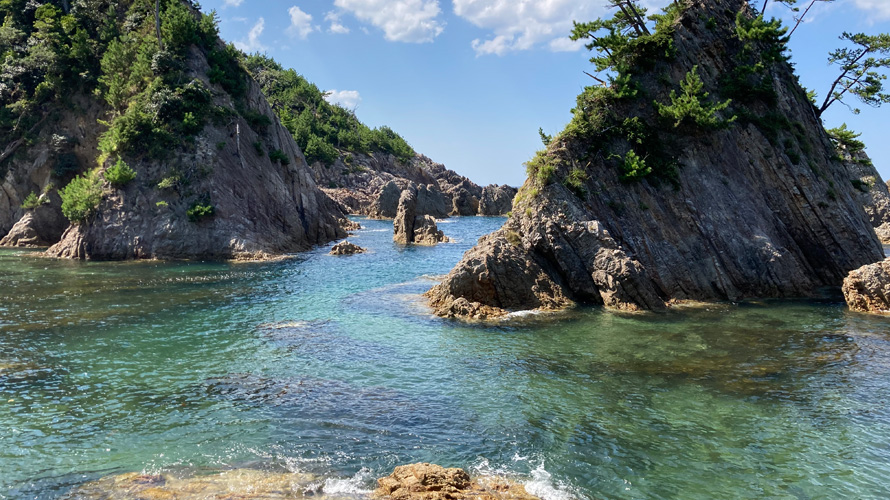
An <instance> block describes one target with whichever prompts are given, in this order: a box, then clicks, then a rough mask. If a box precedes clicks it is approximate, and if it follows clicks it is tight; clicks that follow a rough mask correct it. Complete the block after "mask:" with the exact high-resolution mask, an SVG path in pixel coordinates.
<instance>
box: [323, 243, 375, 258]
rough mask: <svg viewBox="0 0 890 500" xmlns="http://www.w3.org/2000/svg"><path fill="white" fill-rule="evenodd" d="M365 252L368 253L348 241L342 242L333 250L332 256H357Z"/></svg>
mask: <svg viewBox="0 0 890 500" xmlns="http://www.w3.org/2000/svg"><path fill="white" fill-rule="evenodd" d="M365 252H367V249H365V248H362V247H360V246H358V245H356V244H354V243H350V242H348V241H341V242H340V243H337V244H336V245H334V247H333V248H331V255H355V254H357V253H365Z"/></svg>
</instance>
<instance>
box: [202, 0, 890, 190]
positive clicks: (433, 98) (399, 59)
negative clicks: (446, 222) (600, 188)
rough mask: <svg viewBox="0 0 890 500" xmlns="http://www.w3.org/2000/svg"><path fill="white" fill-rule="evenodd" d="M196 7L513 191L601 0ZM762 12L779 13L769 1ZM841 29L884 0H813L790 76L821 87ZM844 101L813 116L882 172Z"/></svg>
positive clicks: (867, 123) (883, 116)
mask: <svg viewBox="0 0 890 500" xmlns="http://www.w3.org/2000/svg"><path fill="white" fill-rule="evenodd" d="M201 3H202V6H203V9H204V10H205V11H209V10H210V9H216V10H217V12H218V14H219V16H220V19H221V24H220V31H221V34H222V37H223V38H224V39H226V40H227V41H231V42H234V43H235V44H236V45H238V46H239V47H240V48H241V49H243V50H246V51H249V52H254V51H260V52H265V53H266V54H268V55H270V56H272V57H274V58H275V59H276V60H278V61H279V62H280V63H281V64H282V65H284V66H285V67H292V68H294V69H296V70H297V71H298V72H299V73H301V74H302V75H304V76H305V77H306V78H308V79H309V80H310V81H312V82H314V83H315V84H317V85H318V86H319V88H321V89H323V90H329V91H332V97H331V99H336V100H339V102H341V103H342V104H343V105H345V106H346V107H349V108H353V107H355V108H356V112H357V114H358V116H359V118H360V119H361V120H362V121H364V122H365V123H367V124H368V125H371V126H380V125H389V126H390V127H392V128H393V129H394V130H396V131H397V132H399V133H400V134H401V135H402V136H404V137H405V138H406V139H407V140H408V142H409V143H411V145H412V146H414V148H415V149H416V150H417V151H418V152H420V153H423V154H426V155H427V156H429V157H430V158H432V159H434V160H436V161H438V162H441V163H444V164H445V165H446V166H447V167H448V168H450V169H452V170H455V171H457V172H459V173H461V174H462V175H465V176H467V177H469V178H471V179H472V180H474V181H475V182H477V183H479V184H489V183H498V184H502V183H507V184H512V185H517V186H518V185H520V184H521V183H522V182H523V181H524V180H525V167H524V166H523V165H522V164H523V162H525V161H526V160H528V159H529V158H531V157H532V155H533V154H534V152H535V151H536V150H537V149H540V148H541V147H542V145H541V142H540V139H539V137H538V127H542V128H543V129H544V131H545V132H547V133H556V132H558V131H560V130H562V128H563V126H564V125H565V124H566V123H567V122H568V120H569V118H570V112H569V110H570V109H571V108H572V107H573V106H574V102H575V96H577V95H578V93H580V91H581V90H582V89H583V88H584V86H585V85H589V84H590V83H591V82H592V80H591V79H590V78H589V77H588V76H586V75H585V74H584V73H583V72H582V71H585V70H586V71H590V70H591V65H590V63H589V62H588V59H589V57H590V55H589V54H588V53H587V51H586V50H583V48H580V47H578V46H577V45H573V44H571V43H569V40H568V38H567V35H568V33H569V31H570V29H571V25H572V20H573V19H576V20H592V19H595V18H596V17H600V16H602V15H603V14H605V13H606V11H605V10H603V7H602V5H603V4H604V3H605V1H604V0H203V1H202V2H201ZM642 3H644V4H647V5H648V6H650V7H658V6H663V5H664V4H666V3H667V1H666V0H645V1H643V2H642ZM755 3H757V4H759V3H760V0H757V2H755ZM801 3H803V2H801ZM807 3H808V2H807ZM767 12H768V15H772V16H776V17H781V18H783V19H786V20H791V16H792V13H791V12H790V11H789V10H788V9H787V8H786V7H784V6H782V5H771V6H770V8H769V9H768V11H767ZM843 31H850V32H864V33H867V34H874V33H879V32H890V0H835V1H834V2H822V1H820V2H817V3H816V5H815V6H814V8H813V9H812V10H811V11H810V13H809V14H808V15H807V22H806V23H805V24H803V25H801V27H800V28H799V29H798V30H797V32H796V33H795V34H794V36H793V38H792V40H791V44H790V46H791V49H792V57H793V61H794V62H795V63H796V65H797V72H798V74H799V75H800V76H801V82H802V83H803V84H804V85H805V86H806V87H808V88H811V89H815V90H816V91H817V92H819V94H820V95H822V96H824V94H825V92H826V90H827V88H828V86H829V85H830V84H831V82H832V81H833V80H834V78H835V77H836V76H837V72H836V70H835V69H834V68H830V67H828V65H827V61H826V59H827V54H828V52H829V51H830V50H832V49H833V48H836V47H838V46H840V41H839V40H838V39H837V37H838V36H839V35H840V34H841V33H842V32H843ZM851 103H853V104H855V103H854V102H853V101H851ZM856 107H860V108H862V113H861V114H860V115H858V116H857V115H853V114H852V113H851V112H850V111H849V110H848V109H846V108H845V107H844V106H843V105H840V104H835V106H834V107H833V108H832V109H829V111H828V112H826V113H825V115H824V119H825V122H826V125H828V126H829V127H833V126H837V125H840V124H841V123H844V122H846V123H847V124H848V125H849V126H850V127H851V128H852V129H854V130H857V131H860V132H863V137H862V138H863V140H864V141H865V142H866V144H867V146H868V152H869V154H870V155H871V156H872V158H873V160H874V162H875V165H876V166H877V167H878V170H879V171H880V173H881V175H882V176H883V177H884V179H885V180H886V179H887V178H888V177H890V136H888V134H887V125H886V124H887V123H888V118H890V105H888V106H886V107H885V108H880V109H871V108H868V107H867V106H856Z"/></svg>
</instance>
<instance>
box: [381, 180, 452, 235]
mask: <svg viewBox="0 0 890 500" xmlns="http://www.w3.org/2000/svg"><path fill="white" fill-rule="evenodd" d="M422 192H424V190H418V189H417V188H415V187H413V186H412V187H410V188H408V189H406V190H404V191H402V195H401V197H400V198H399V208H398V210H397V211H396V217H395V220H394V221H393V241H395V242H396V243H399V244H402V245H409V244H415V245H436V244H438V243H445V242H448V241H449V240H448V237H447V236H445V233H443V232H442V231H440V230H439V228H438V226H437V225H436V219H434V218H433V217H432V216H430V215H427V214H426V213H424V212H423V211H422V210H423V209H424V208H426V207H427V205H425V204H424V203H423V202H422V198H419V196H418V194H419V193H422ZM427 192H428V191H427Z"/></svg>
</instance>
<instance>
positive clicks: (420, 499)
mask: <svg viewBox="0 0 890 500" xmlns="http://www.w3.org/2000/svg"><path fill="white" fill-rule="evenodd" d="M377 484H378V488H377V490H375V491H374V494H373V496H374V497H375V498H391V499H392V500H470V499H472V500H508V499H510V500H537V497H534V496H532V495H530V494H529V493H528V492H527V491H526V490H525V487H523V486H522V485H520V484H517V483H513V482H510V481H507V480H505V479H503V478H478V479H475V480H473V479H471V478H470V475H469V474H467V472H466V471H464V470H463V469H455V468H452V469H446V468H444V467H440V466H438V465H433V464H427V463H419V464H412V465H401V466H398V467H396V468H395V469H394V470H393V473H392V474H390V475H389V476H386V477H383V478H380V479H378V480H377Z"/></svg>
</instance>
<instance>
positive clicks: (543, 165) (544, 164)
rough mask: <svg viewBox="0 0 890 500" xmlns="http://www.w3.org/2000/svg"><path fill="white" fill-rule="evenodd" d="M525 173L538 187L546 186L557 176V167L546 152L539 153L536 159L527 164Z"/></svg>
mask: <svg viewBox="0 0 890 500" xmlns="http://www.w3.org/2000/svg"><path fill="white" fill-rule="evenodd" d="M525 173H526V174H527V175H528V178H529V179H534V181H535V184H536V185H538V186H546V185H547V184H550V182H551V181H552V180H553V176H554V175H555V174H556V165H554V164H553V159H552V158H551V157H550V156H549V155H548V154H547V152H546V151H543V150H542V151H538V152H537V153H535V157H534V158H532V159H531V160H529V161H527V162H525Z"/></svg>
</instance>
